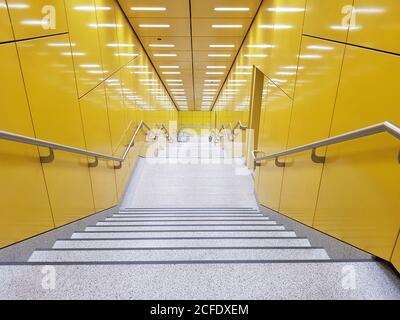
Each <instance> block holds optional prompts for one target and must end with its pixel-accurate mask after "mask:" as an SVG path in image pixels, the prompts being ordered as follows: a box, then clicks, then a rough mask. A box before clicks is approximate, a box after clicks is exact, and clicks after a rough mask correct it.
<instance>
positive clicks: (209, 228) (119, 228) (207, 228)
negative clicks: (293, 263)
mask: <svg viewBox="0 0 400 320" xmlns="http://www.w3.org/2000/svg"><path fill="white" fill-rule="evenodd" d="M226 230H229V231H241V230H246V231H256V230H264V231H269V230H285V227H284V226H282V225H278V224H276V225H266V226H262V225H261V226H246V225H245V226H240V225H235V226H229V225H228V226H224V225H219V226H207V225H203V226H202V225H200V226H190V225H186V226H185V225H181V226H129V225H128V226H113V225H111V226H110V225H106V226H88V227H86V229H85V231H135V232H142V231H168V232H177V231H179V232H180V231H226Z"/></svg>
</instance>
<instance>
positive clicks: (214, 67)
mask: <svg viewBox="0 0 400 320" xmlns="http://www.w3.org/2000/svg"><path fill="white" fill-rule="evenodd" d="M207 69H226V66H207Z"/></svg>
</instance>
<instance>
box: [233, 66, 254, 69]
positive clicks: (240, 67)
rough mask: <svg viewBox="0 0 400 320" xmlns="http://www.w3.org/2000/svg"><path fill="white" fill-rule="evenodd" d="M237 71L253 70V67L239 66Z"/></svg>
mask: <svg viewBox="0 0 400 320" xmlns="http://www.w3.org/2000/svg"><path fill="white" fill-rule="evenodd" d="M236 69H253V66H237V67H236Z"/></svg>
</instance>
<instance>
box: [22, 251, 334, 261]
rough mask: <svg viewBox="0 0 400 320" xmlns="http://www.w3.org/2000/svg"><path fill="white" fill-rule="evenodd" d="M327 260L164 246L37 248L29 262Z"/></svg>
mask: <svg viewBox="0 0 400 320" xmlns="http://www.w3.org/2000/svg"><path fill="white" fill-rule="evenodd" d="M317 259H318V260H327V259H329V256H328V254H327V253H326V251H325V250H324V249H322V248H272V249H264V248H262V249H214V248H210V249H179V250H176V249H175V250H174V249H168V250H159V249H158V250H157V249H154V250H146V249H139V250H118V249H116V250H114V249H113V250H73V249H72V250H61V251H58V250H51V249H49V250H40V251H35V252H34V253H33V254H32V256H31V257H30V259H29V261H30V262H40V261H47V262H59V261H69V262H73V261H103V262H104V261H121V262H122V261H132V262H134V261H190V260H197V261H202V260H206V261H212V260H215V261H221V260H222V261H226V260H230V261H233V262H234V261H237V260H249V261H250V260H317Z"/></svg>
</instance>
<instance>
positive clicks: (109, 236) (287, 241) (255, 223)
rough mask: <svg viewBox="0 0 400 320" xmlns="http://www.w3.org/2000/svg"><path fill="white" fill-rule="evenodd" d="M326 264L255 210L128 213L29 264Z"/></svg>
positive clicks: (321, 254) (323, 256)
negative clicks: (302, 262) (276, 262)
mask: <svg viewBox="0 0 400 320" xmlns="http://www.w3.org/2000/svg"><path fill="white" fill-rule="evenodd" d="M297 260H300V261H321V260H322V261H326V260H329V256H328V254H327V252H326V251H325V250H324V249H323V248H318V247H312V246H311V245H310V242H309V241H308V240H307V239H306V238H299V237H297V236H296V233H295V232H294V231H292V230H286V229H285V227H284V226H283V225H278V224H277V223H276V222H275V221H273V220H271V219H269V218H268V217H265V216H263V215H262V214H261V213H260V212H259V210H257V209H253V208H218V209H213V208H184V209H183V208H179V209H171V208H157V209H151V208H126V209H122V210H120V212H118V213H117V214H114V215H112V216H111V217H109V218H106V219H105V220H103V221H99V222H97V223H96V225H95V226H88V227H87V228H86V229H85V230H84V231H82V232H75V233H74V234H73V235H72V237H71V238H70V239H59V240H57V241H56V242H55V244H54V246H53V248H51V249H40V250H36V251H35V252H34V253H33V254H32V256H31V257H30V259H29V262H47V263H48V262H74V263H82V262H98V263H106V262H114V263H118V262H124V263H130V264H143V263H146V264H151V263H173V264H185V263H251V262H258V263H261V262H263V263H268V262H271V261H297Z"/></svg>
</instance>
